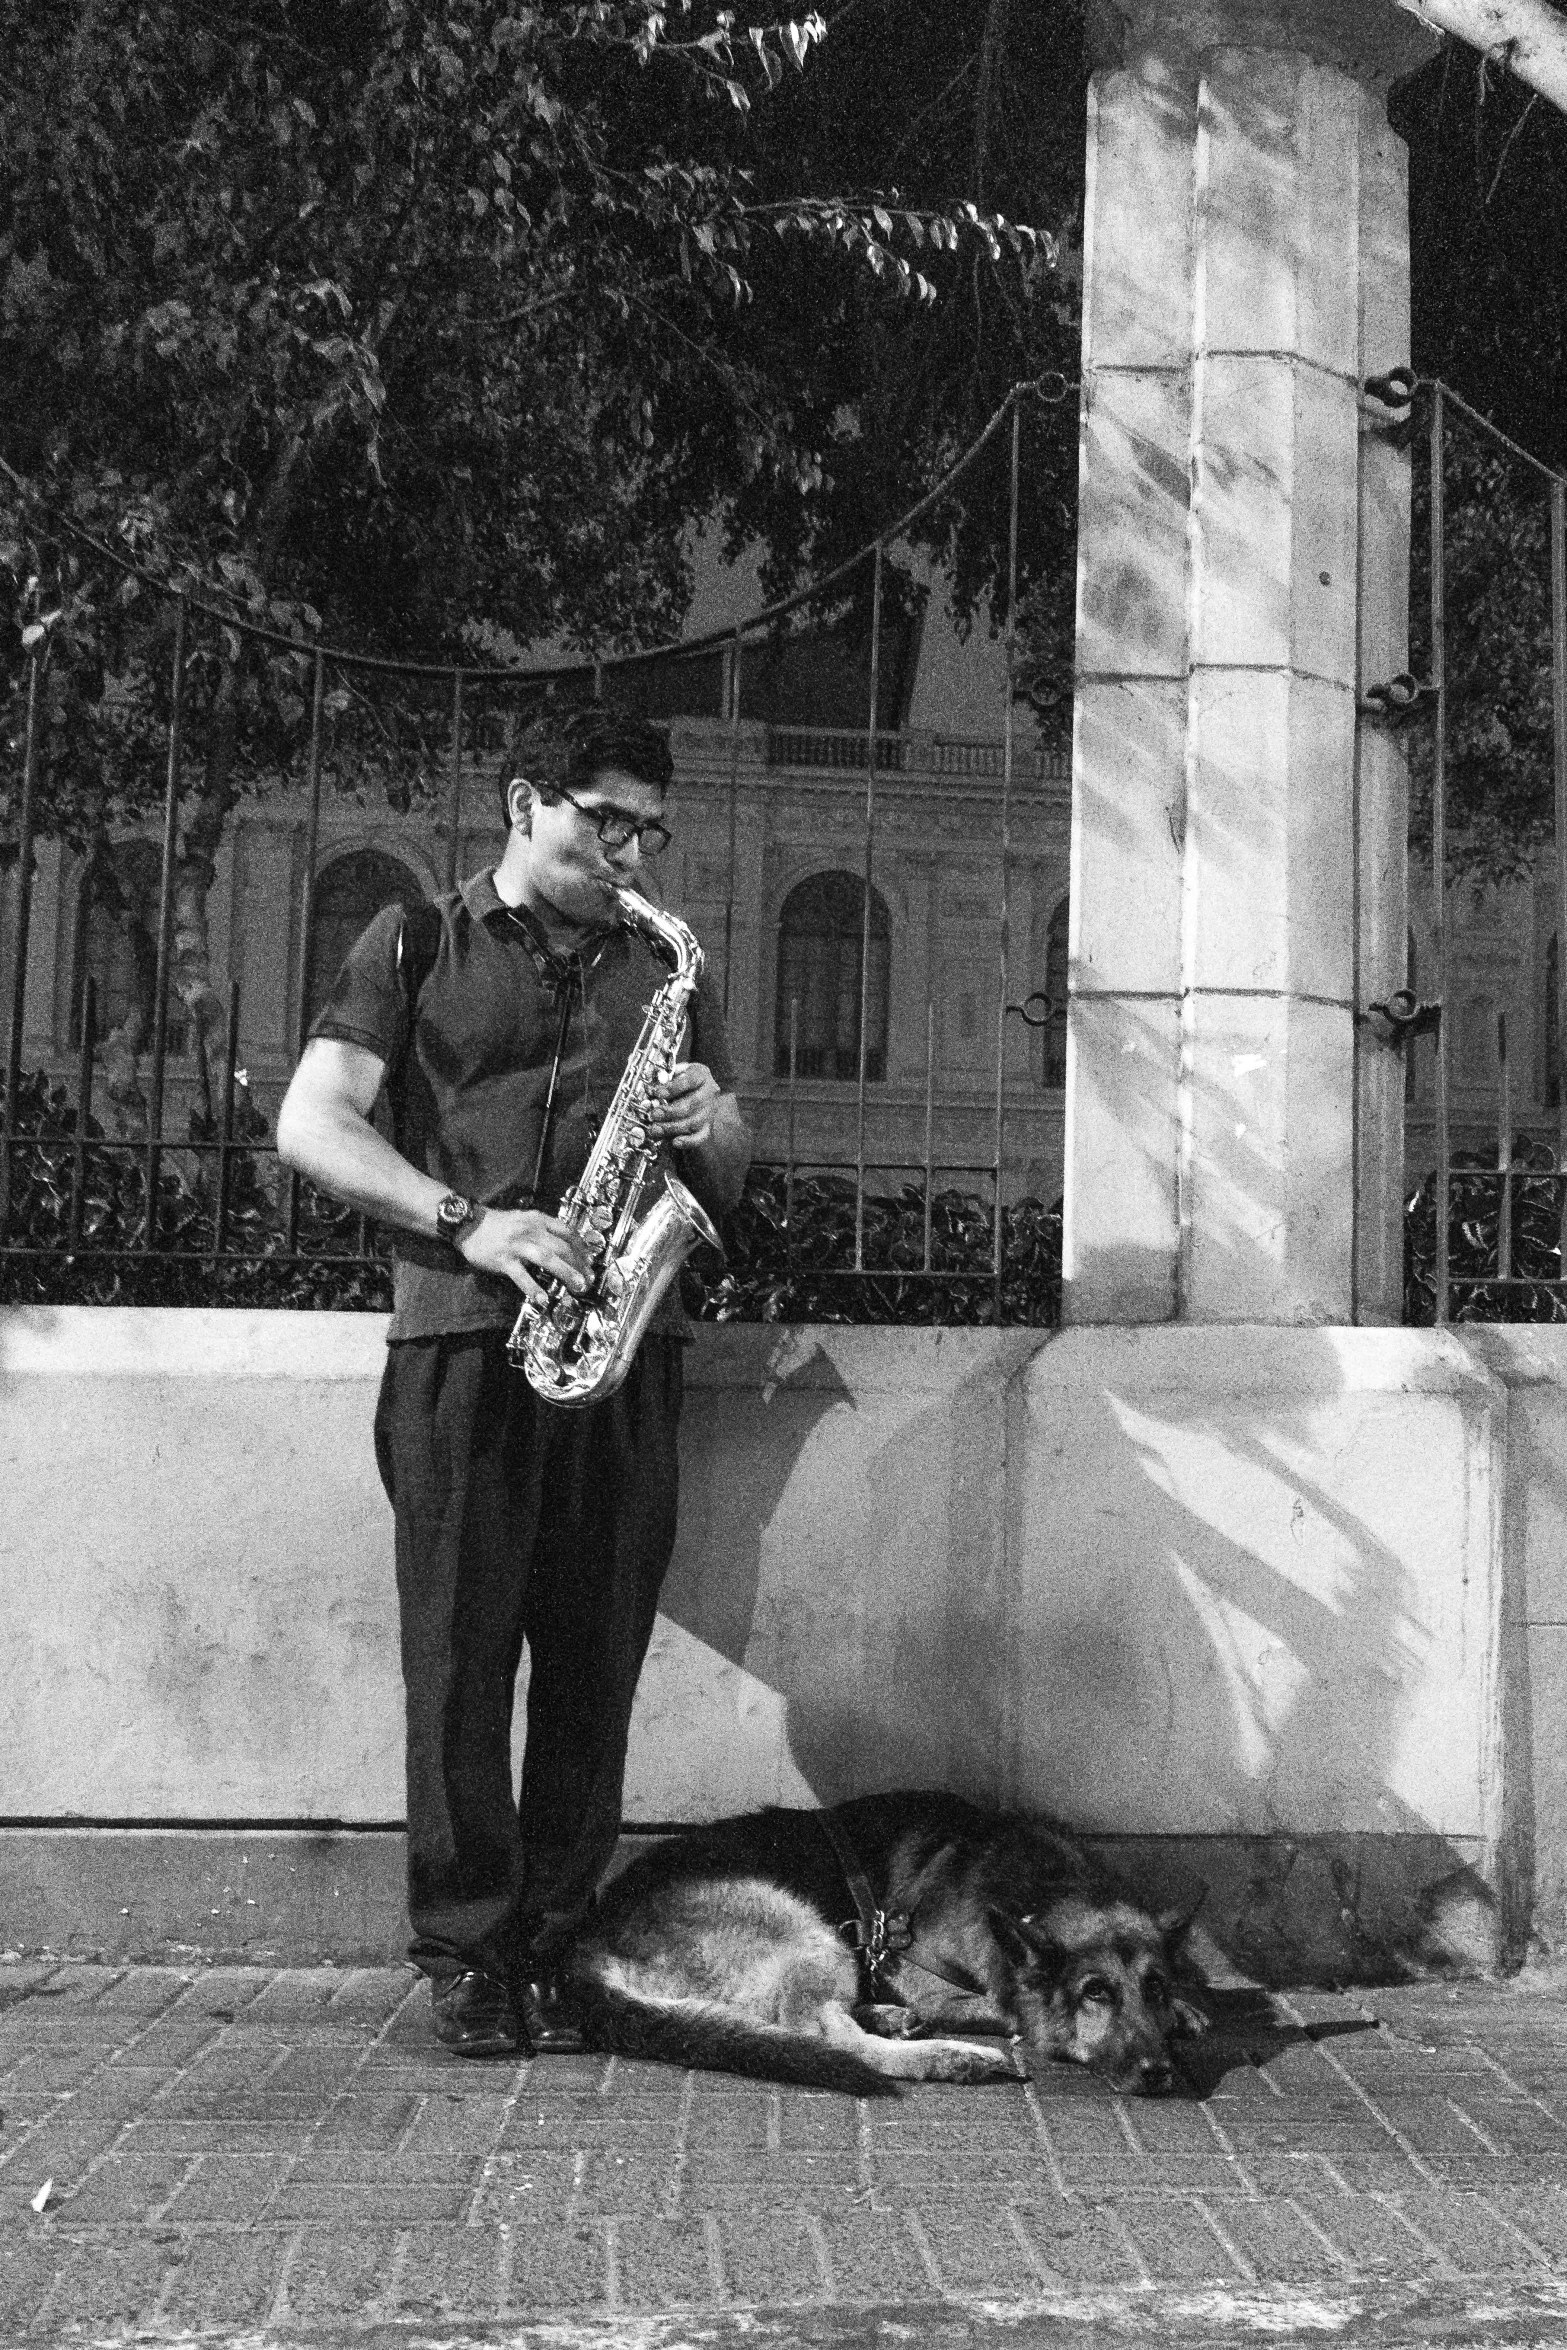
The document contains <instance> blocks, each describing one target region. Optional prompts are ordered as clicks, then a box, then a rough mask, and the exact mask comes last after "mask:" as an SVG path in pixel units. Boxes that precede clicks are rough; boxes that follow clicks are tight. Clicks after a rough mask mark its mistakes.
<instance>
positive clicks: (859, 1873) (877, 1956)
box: [816, 1811, 914, 2004]
mask: <svg viewBox="0 0 1567 2350" xmlns="http://www.w3.org/2000/svg"><path fill="white" fill-rule="evenodd" d="M816 1816H817V1818H818V1819H819V1820H820V1821H821V1824H822V1831H823V1833H824V1835H825V1836H826V1838H827V1841H828V1843H829V1844H830V1845H831V1846H832V1848H833V1852H834V1854H835V1855H836V1857H837V1862H838V1866H839V1868H840V1869H842V1871H843V1881H844V1883H845V1884H846V1885H847V1886H848V1888H849V1899H850V1900H851V1901H852V1902H853V1903H854V1913H855V1914H854V1916H853V1917H852V1918H845V1919H844V1920H843V1923H842V1924H841V1925H840V1926H839V1928H838V1931H839V1933H840V1934H841V1935H842V1936H843V1938H844V1940H845V1941H846V1942H847V1943H848V1945H849V1947H850V1949H851V1950H857V1951H858V1952H859V1954H860V1964H861V1966H862V1967H863V1968H864V1970H865V1980H866V1984H867V1987H868V1988H869V1989H870V1990H871V1991H874V1992H876V1993H877V1994H878V1995H890V1996H891V1997H892V1998H893V1999H894V2000H896V1997H897V1995H896V1993H895V1992H894V1991H893V1988H892V1984H891V1982H890V1981H889V1980H888V1974H889V1962H890V1961H891V1960H893V1959H895V1958H902V1957H903V1955H904V1953H905V1952H906V1951H907V1950H909V1949H910V1947H911V1946H912V1944H913V1941H914V1923H913V1920H912V1919H911V1918H910V1916H909V1914H908V1912H907V1910H902V1909H894V1910H885V1909H883V1908H882V1907H881V1906H880V1904H879V1903H878V1901H877V1899H876V1896H875V1894H874V1893H873V1892H872V1891H871V1881H870V1879H869V1877H867V1875H866V1874H865V1871H864V1870H863V1869H862V1868H861V1866H860V1863H859V1856H858V1854H857V1853H856V1852H855V1849H854V1846H853V1845H852V1844H851V1843H850V1842H849V1839H848V1837H847V1836H846V1835H845V1834H844V1832H843V1829H842V1827H841V1826H840V1825H839V1823H838V1822H837V1821H836V1820H835V1819H834V1818H833V1816H832V1813H831V1812H830V1811H819V1812H818V1813H817V1815H816ZM899 2004H901V2002H900V2003H899Z"/></svg>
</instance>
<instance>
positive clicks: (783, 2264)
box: [718, 2203, 822, 2305]
mask: <svg viewBox="0 0 1567 2350" xmlns="http://www.w3.org/2000/svg"><path fill="white" fill-rule="evenodd" d="M718 2234H719V2247H720V2257H721V2261H722V2266H723V2276H724V2282H725V2284H726V2286H727V2287H728V2293H729V2299H730V2300H731V2302H735V2303H739V2304H741V2305H747V2304H750V2305H754V2304H757V2303H763V2304H765V2303H770V2302H788V2301H818V2300H820V2299H821V2296H822V2278H821V2270H820V2268H819V2266H818V2264H817V2259H816V2253H815V2250H814V2248H813V2246H812V2242H811V2237H810V2231H809V2230H808V2228H807V2226H806V2223H805V2218H804V2215H803V2213H801V2212H799V2211H796V2210H792V2209H791V2208H790V2207H789V2206H788V2204H786V2203H784V2204H777V2205H774V2206H771V2207H770V2208H766V2209H761V2210H746V2209H738V2210H732V2211H731V2210H726V2211H724V2212H723V2213H721V2214H720V2216H719V2219H718Z"/></svg>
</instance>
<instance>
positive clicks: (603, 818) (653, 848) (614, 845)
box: [555, 783, 674, 857]
mask: <svg viewBox="0 0 1567 2350" xmlns="http://www.w3.org/2000/svg"><path fill="white" fill-rule="evenodd" d="M555 790H556V792H557V794H558V796H559V797H560V798H561V799H563V800H565V801H567V802H569V804H570V805H571V806H572V807H573V808H575V809H576V811H577V814H578V815H579V816H586V818H587V820H588V822H589V823H590V824H591V825H592V826H593V828H594V830H595V831H596V832H597V834H598V836H599V839H600V840H601V841H602V842H603V844H604V846H605V848H607V849H623V848H624V847H625V845H626V843H627V841H629V840H635V842H636V844H637V847H638V849H639V850H640V852H641V854H642V855H643V856H644V857H661V856H662V855H663V853H664V851H665V850H666V849H667V848H668V846H669V844H670V841H671V840H672V839H673V838H674V835H673V834H672V833H671V831H670V829H669V826H668V825H667V824H660V822H659V820H658V818H657V817H656V816H646V817H643V818H642V819H641V820H640V822H639V821H638V819H637V818H636V817H635V816H628V815H627V814H626V813H625V811H624V809H622V808H585V807H584V806H583V804H582V802H581V801H580V800H579V799H578V798H577V796H576V794H575V792H569V791H567V789H566V787H565V785H564V784H563V783H557V784H556V786H555Z"/></svg>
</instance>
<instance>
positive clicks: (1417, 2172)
mask: <svg viewBox="0 0 1567 2350" xmlns="http://www.w3.org/2000/svg"><path fill="white" fill-rule="evenodd" d="M1322 2160H1323V2162H1324V2164H1325V2165H1330V2166H1331V2168H1332V2169H1333V2170H1334V2171H1336V2172H1337V2173H1338V2176H1339V2177H1340V2178H1341V2179H1342V2180H1343V2182H1344V2185H1345V2186H1346V2187H1348V2188H1349V2189H1350V2191H1351V2192H1352V2193H1353V2194H1356V2195H1404V2194H1409V2195H1417V2194H1418V2193H1419V2192H1420V2190H1421V2188H1422V2187H1428V2186H1429V2185H1430V2184H1431V2179H1430V2175H1429V2173H1428V2172H1426V2171H1423V2170H1421V2169H1419V2168H1418V2167H1417V2166H1416V2165H1415V2164H1414V2163H1413V2162H1411V2161H1410V2160H1409V2158H1408V2156H1407V2155H1405V2154H1401V2153H1400V2152H1399V2150H1398V2148H1397V2147H1396V2146H1394V2145H1391V2144H1388V2145H1385V2146H1381V2147H1373V2148H1371V2150H1370V2151H1369V2152H1362V2151H1360V2150H1357V2149H1351V2150H1345V2151H1342V2152H1325V2153H1324V2154H1323V2156H1322Z"/></svg>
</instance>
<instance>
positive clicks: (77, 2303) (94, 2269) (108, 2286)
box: [33, 2235, 179, 2332]
mask: <svg viewBox="0 0 1567 2350" xmlns="http://www.w3.org/2000/svg"><path fill="white" fill-rule="evenodd" d="M59 2242H60V2244H61V2247H62V2249H63V2253H64V2257H63V2259H62V2262H61V2267H60V2273H59V2275H58V2277H57V2278H56V2279H55V2283H54V2289H53V2291H52V2292H51V2293H50V2295H49V2297H48V2300H47V2301H46V2302H45V2303H44V2304H43V2307H42V2312H41V2314H38V2313H35V2316H34V2319H33V2323H34V2327H35V2328H37V2327H38V2326H39V2325H40V2324H42V2325H43V2327H44V2328H45V2329H47V2330H48V2331H50V2332H54V2331H56V2330H58V2331H60V2332H64V2331H65V2329H66V2328H67V2327H70V2326H77V2325H82V2326H86V2325H91V2326H116V2327H121V2326H123V2327H127V2328H128V2327H130V2326H133V2325H135V2324H136V2322H137V2320H138V2319H140V2318H142V2317H144V2316H145V2315H146V2313H147V2311H148V2310H149V2309H151V2308H152V2307H153V2305H154V2304H155V2303H156V2301H157V2299H158V2295H159V2293H160V2292H161V2290H162V2287H163V2279H164V2275H165V2273H166V2271H167V2270H168V2268H169V2267H170V2266H171V2264H172V2262H173V2261H174V2259H175V2258H176V2257H177V2255H178V2249H179V2247H178V2242H177V2240H176V2239H175V2238H173V2237H168V2238H167V2239H165V2238H163V2237H161V2236H159V2237H153V2236H129V2235H115V2236H97V2235H92V2236H70V2237H67V2236H64V2235H62V2236H61V2237H60V2239H59Z"/></svg>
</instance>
